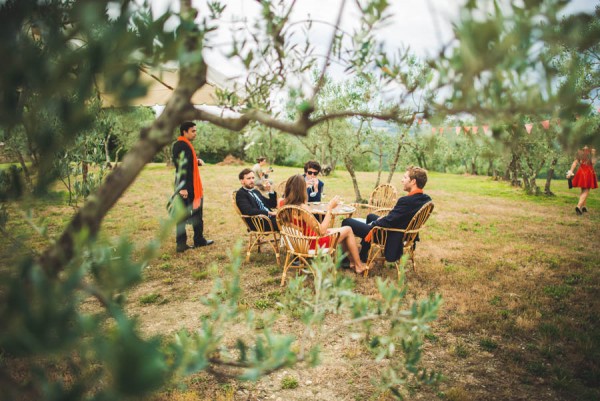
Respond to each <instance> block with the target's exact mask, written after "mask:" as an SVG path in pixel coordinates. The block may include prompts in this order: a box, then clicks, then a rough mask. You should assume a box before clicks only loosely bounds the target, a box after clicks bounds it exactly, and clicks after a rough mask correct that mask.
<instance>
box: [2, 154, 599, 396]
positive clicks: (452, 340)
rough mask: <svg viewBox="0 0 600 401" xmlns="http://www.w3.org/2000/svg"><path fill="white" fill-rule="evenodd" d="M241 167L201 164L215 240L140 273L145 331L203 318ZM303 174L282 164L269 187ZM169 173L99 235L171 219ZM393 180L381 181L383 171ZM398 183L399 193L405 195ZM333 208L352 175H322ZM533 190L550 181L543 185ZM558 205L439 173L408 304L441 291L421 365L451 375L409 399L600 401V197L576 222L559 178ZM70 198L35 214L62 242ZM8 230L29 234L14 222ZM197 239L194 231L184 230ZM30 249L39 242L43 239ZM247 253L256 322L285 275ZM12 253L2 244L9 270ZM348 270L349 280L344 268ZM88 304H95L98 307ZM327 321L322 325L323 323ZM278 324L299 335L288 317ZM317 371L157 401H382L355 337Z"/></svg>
mask: <svg viewBox="0 0 600 401" xmlns="http://www.w3.org/2000/svg"><path fill="white" fill-rule="evenodd" d="M241 169H242V167H240V166H205V167H203V168H202V169H201V175H202V180H203V183H204V188H205V189H204V190H205V206H204V207H205V210H204V221H205V233H206V237H207V238H209V239H213V240H215V242H216V243H215V245H213V246H211V247H207V248H201V249H197V250H191V251H188V252H185V253H184V254H176V253H175V240H174V233H173V238H172V239H170V241H168V242H167V243H165V244H163V246H162V248H161V252H160V256H159V257H158V258H157V260H155V261H154V262H153V263H152V264H151V265H150V266H149V267H148V268H147V270H146V272H145V278H144V282H143V283H142V284H140V285H138V286H137V287H135V288H134V289H132V291H131V292H130V294H129V312H130V313H131V314H132V315H136V316H138V318H139V321H140V326H141V328H142V330H143V332H144V333H145V334H146V335H153V334H158V333H162V334H169V333H174V332H175V331H177V330H178V329H180V328H188V329H194V327H197V324H198V317H199V316H200V315H201V314H202V313H203V310H202V308H203V307H202V306H201V305H200V303H199V302H198V299H199V297H200V296H202V295H204V294H206V293H207V292H208V291H209V289H210V288H211V283H212V280H211V277H212V275H214V274H222V272H223V266H224V265H225V264H226V263H227V262H228V256H227V255H228V252H229V250H230V249H231V248H232V247H233V246H234V245H235V243H236V242H237V241H239V239H240V238H243V237H244V228H243V225H242V222H241V221H240V220H239V218H238V217H237V216H236V215H235V213H234V210H233V208H232V205H231V192H232V191H233V190H234V189H237V188H238V187H239V181H238V180H237V174H238V172H239V171H240V170H241ZM297 172H299V171H298V170H295V169H292V168H287V167H278V166H275V172H274V173H273V175H272V177H273V179H274V180H275V182H276V183H277V182H279V181H281V180H284V179H285V178H287V177H288V176H290V175H291V174H294V173H297ZM173 177H174V173H173V170H172V169H169V168H167V167H165V166H164V165H151V166H149V167H148V168H146V170H145V171H144V172H143V174H142V175H141V176H140V177H139V178H138V179H137V181H136V182H135V183H134V185H133V186H132V187H131V188H129V190H128V191H127V193H126V194H125V196H124V197H123V198H122V199H121V200H120V201H119V203H118V204H117V205H116V207H115V208H114V209H113V210H112V211H111V212H110V213H109V214H108V216H107V217H106V219H105V220H104V223H103V226H102V236H103V237H105V238H117V237H118V236H121V235H127V236H129V237H130V238H131V239H132V241H134V242H135V243H137V244H140V245H142V244H145V243H147V242H148V241H149V240H150V239H151V238H153V236H154V235H155V233H156V232H157V231H158V228H159V225H160V221H161V219H164V218H165V217H166V209H165V205H166V202H167V199H168V198H169V196H170V194H171V192H172V182H173ZM384 177H387V174H384ZM400 178H401V174H396V175H395V176H394V178H393V180H392V184H394V185H396V187H397V188H400ZM322 179H323V181H324V182H325V194H326V198H325V200H327V199H329V198H330V197H331V196H333V195H336V194H337V195H340V196H341V197H342V198H343V200H345V201H346V202H352V201H353V200H354V192H353V189H352V184H351V181H350V177H349V176H348V174H347V173H345V172H341V171H336V172H334V173H333V175H332V176H329V177H325V178H322ZM358 179H359V183H360V190H361V195H362V197H363V198H368V195H369V193H370V191H371V190H372V188H373V185H374V183H375V180H376V173H362V172H360V173H358ZM538 184H540V185H542V186H543V184H544V183H543V181H542V180H540V182H538ZM552 189H553V191H554V192H555V193H556V196H555V197H550V198H549V197H544V196H541V197H532V196H526V195H524V194H523V193H522V192H521V191H520V190H519V189H515V188H511V187H510V186H509V185H508V184H507V183H504V182H494V181H492V180H490V179H489V178H487V177H477V176H457V175H448V174H440V173H431V174H430V177H429V182H428V184H427V186H426V189H425V192H426V193H428V194H429V195H431V197H432V198H433V200H434V203H435V210H434V213H433V215H432V217H431V218H430V220H429V222H428V223H427V225H426V228H425V229H424V231H423V234H422V235H421V243H420V244H419V247H418V249H417V253H416V262H417V266H416V271H415V270H412V269H409V271H408V272H407V280H408V283H409V294H410V295H409V297H408V301H410V300H413V299H420V298H423V297H426V296H427V295H428V294H430V293H434V292H435V293H440V294H441V295H442V296H443V299H444V304H443V308H442V311H441V314H440V318H439V319H438V320H437V321H436V322H435V323H434V325H433V330H432V334H431V335H429V336H427V339H426V343H425V347H424V350H423V360H424V364H425V366H426V367H428V368H433V369H436V370H439V371H441V372H442V373H443V375H444V379H443V381H442V382H441V383H440V384H439V386H437V387H436V388H416V389H411V391H412V395H411V397H410V399H414V400H438V399H439V400H454V401H467V400H540V401H541V400H598V399H600V323H599V322H600V297H599V296H598V294H599V290H600V288H599V287H600V266H599V265H600V255H599V253H598V244H600V232H599V231H598V224H599V223H600V191H599V190H595V191H592V193H591V195H590V197H589V199H588V209H589V213H587V214H585V215H584V216H577V215H576V214H575V210H574V208H575V205H576V202H577V194H578V190H570V191H569V190H568V189H567V184H566V181H564V180H562V181H555V182H554V183H553V188H552ZM61 201H62V197H60V196H55V197H54V198H53V200H52V201H44V202H42V205H41V206H38V207H37V208H36V209H35V210H36V212H35V217H36V218H39V217H41V218H45V219H46V221H47V222H48V223H49V231H50V232H51V233H52V234H55V235H57V234H58V233H60V231H61V230H62V227H64V225H65V224H66V223H67V221H68V219H69V217H70V216H71V215H72V213H73V210H72V209H71V208H69V207H68V206H65V205H64V203H60V202H61ZM188 229H189V230H190V233H191V227H190V228H188ZM9 230H11V232H14V233H24V232H27V231H29V229H28V227H27V225H26V224H25V223H24V222H23V221H22V220H19V219H12V220H11V223H10V226H9ZM190 238H191V235H190ZM34 242H35V246H36V247H39V248H42V247H44V246H45V245H46V244H45V241H44V240H36V241H34ZM264 249H265V251H264V253H261V254H253V256H252V258H251V260H250V263H247V264H245V265H244V268H243V272H242V286H243V289H244V291H245V298H244V300H245V301H244V302H245V305H246V306H247V307H248V308H252V309H255V310H256V312H257V313H262V312H263V311H267V312H274V313H277V309H276V302H277V300H278V298H279V297H280V296H281V293H282V291H284V290H285V289H280V287H279V279H280V275H281V269H280V268H279V267H278V266H277V264H276V262H275V256H274V254H273V253H272V251H270V250H267V247H265V248H264ZM9 252H10V251H9V248H8V244H6V245H4V243H3V245H2V247H0V257H2V260H4V261H5V262H4V264H8V263H9V262H8V261H9V260H10V259H11V258H10V255H9ZM343 274H350V273H347V272H346V273H343ZM376 276H386V277H391V278H393V277H394V276H395V270H390V269H388V270H383V269H381V268H377V269H375V270H374V271H372V272H371V275H370V276H369V277H368V278H363V277H358V278H356V281H357V286H356V288H357V291H359V292H361V293H364V294H368V295H371V294H375V293H376V292H377V290H376V288H375V281H374V277H376ZM84 307H89V308H95V307H97V306H96V304H95V301H92V300H90V301H89V303H88V304H87V305H84ZM326 324H327V322H326ZM277 328H278V329H279V330H280V331H281V332H284V333H293V334H297V335H299V334H300V333H299V330H300V325H299V324H298V321H297V320H296V319H294V318H293V317H291V316H283V315H281V316H279V317H278V323H277ZM322 352H323V354H322V363H321V365H319V366H318V367H316V368H314V369H308V368H306V367H302V368H291V369H286V370H285V371H280V372H275V373H273V374H271V375H269V376H267V377H265V378H263V379H261V380H260V381H258V382H257V383H248V382H240V381H230V382H227V383H218V382H217V381H215V380H214V379H213V378H212V376H210V375H208V374H206V373H200V374H197V375H195V376H193V377H190V378H188V379H186V381H185V383H178V384H176V385H173V388H171V389H169V390H167V391H165V392H163V393H161V394H158V395H156V396H155V397H154V399H156V400H186V401H193V400H215V399H216V400H234V399H235V400H238V399H239V400H262V399H281V400H308V399H310V400H371V399H379V400H385V399H388V398H386V397H387V396H386V395H382V396H379V397H378V398H375V397H374V396H373V394H374V393H373V386H372V383H371V378H372V377H374V376H376V375H377V373H378V371H379V369H380V366H381V365H378V364H376V363H370V362H367V361H368V359H366V358H365V355H364V352H365V351H363V349H362V348H361V347H360V344H359V343H358V341H357V340H353V339H351V338H350V337H349V336H347V335H343V333H340V334H336V335H335V336H334V337H332V338H331V339H327V340H326V341H325V344H324V347H323V350H322Z"/></svg>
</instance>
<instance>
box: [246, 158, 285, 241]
mask: <svg viewBox="0 0 600 401" xmlns="http://www.w3.org/2000/svg"><path fill="white" fill-rule="evenodd" d="M254 178H255V177H254V172H253V171H252V170H250V169H249V168H245V169H243V170H242V171H241V172H240V174H239V179H240V183H241V184H242V187H241V188H240V189H239V190H238V191H237V194H236V195H235V203H236V204H237V207H238V208H239V209H240V212H242V214H244V215H246V216H257V215H259V214H262V215H264V216H267V217H268V218H269V219H270V220H271V223H272V224H273V228H274V229H275V230H277V231H279V228H278V227H277V221H276V219H275V214H276V213H275V212H272V211H271V209H274V208H276V207H277V194H276V193H275V192H273V191H271V183H270V182H269V180H265V181H264V182H263V184H264V187H265V190H266V191H268V192H269V198H265V197H264V196H263V195H262V194H261V193H260V191H259V190H257V189H255V188H254ZM248 220H249V219H248ZM248 224H249V225H250V227H254V226H253V224H252V222H251V221H248Z"/></svg>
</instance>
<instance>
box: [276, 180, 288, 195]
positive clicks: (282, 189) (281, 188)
mask: <svg viewBox="0 0 600 401" xmlns="http://www.w3.org/2000/svg"><path fill="white" fill-rule="evenodd" d="M286 182H287V180H283V181H281V182H280V183H279V184H277V185H276V186H275V192H276V193H277V197H278V198H283V193H284V192H285V183H286Z"/></svg>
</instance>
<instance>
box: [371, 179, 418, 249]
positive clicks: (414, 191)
mask: <svg viewBox="0 0 600 401" xmlns="http://www.w3.org/2000/svg"><path fill="white" fill-rule="evenodd" d="M422 193H423V190H422V189H421V188H415V189H413V190H412V191H410V192H409V193H408V195H406V196H412V195H416V194H422ZM372 240H373V229H371V231H369V233H368V234H367V236H366V237H365V241H366V242H371V241H372Z"/></svg>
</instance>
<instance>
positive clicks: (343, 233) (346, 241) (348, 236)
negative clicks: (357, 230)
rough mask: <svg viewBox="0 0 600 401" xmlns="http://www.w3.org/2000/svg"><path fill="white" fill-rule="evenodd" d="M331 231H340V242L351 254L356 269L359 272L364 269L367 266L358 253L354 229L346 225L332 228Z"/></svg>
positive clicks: (344, 249)
mask: <svg viewBox="0 0 600 401" xmlns="http://www.w3.org/2000/svg"><path fill="white" fill-rule="evenodd" d="M330 231H332V232H339V233H340V240H339V242H340V245H341V246H342V249H343V251H344V252H345V253H347V254H348V256H350V261H351V263H353V264H354V266H356V267H355V270H356V271H357V272H358V273H360V272H362V271H364V270H365V267H364V266H363V264H362V262H361V261H360V256H359V255H358V246H357V245H356V240H355V239H354V234H353V233H352V229H351V228H350V227H348V226H345V227H340V228H332V229H330Z"/></svg>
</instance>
